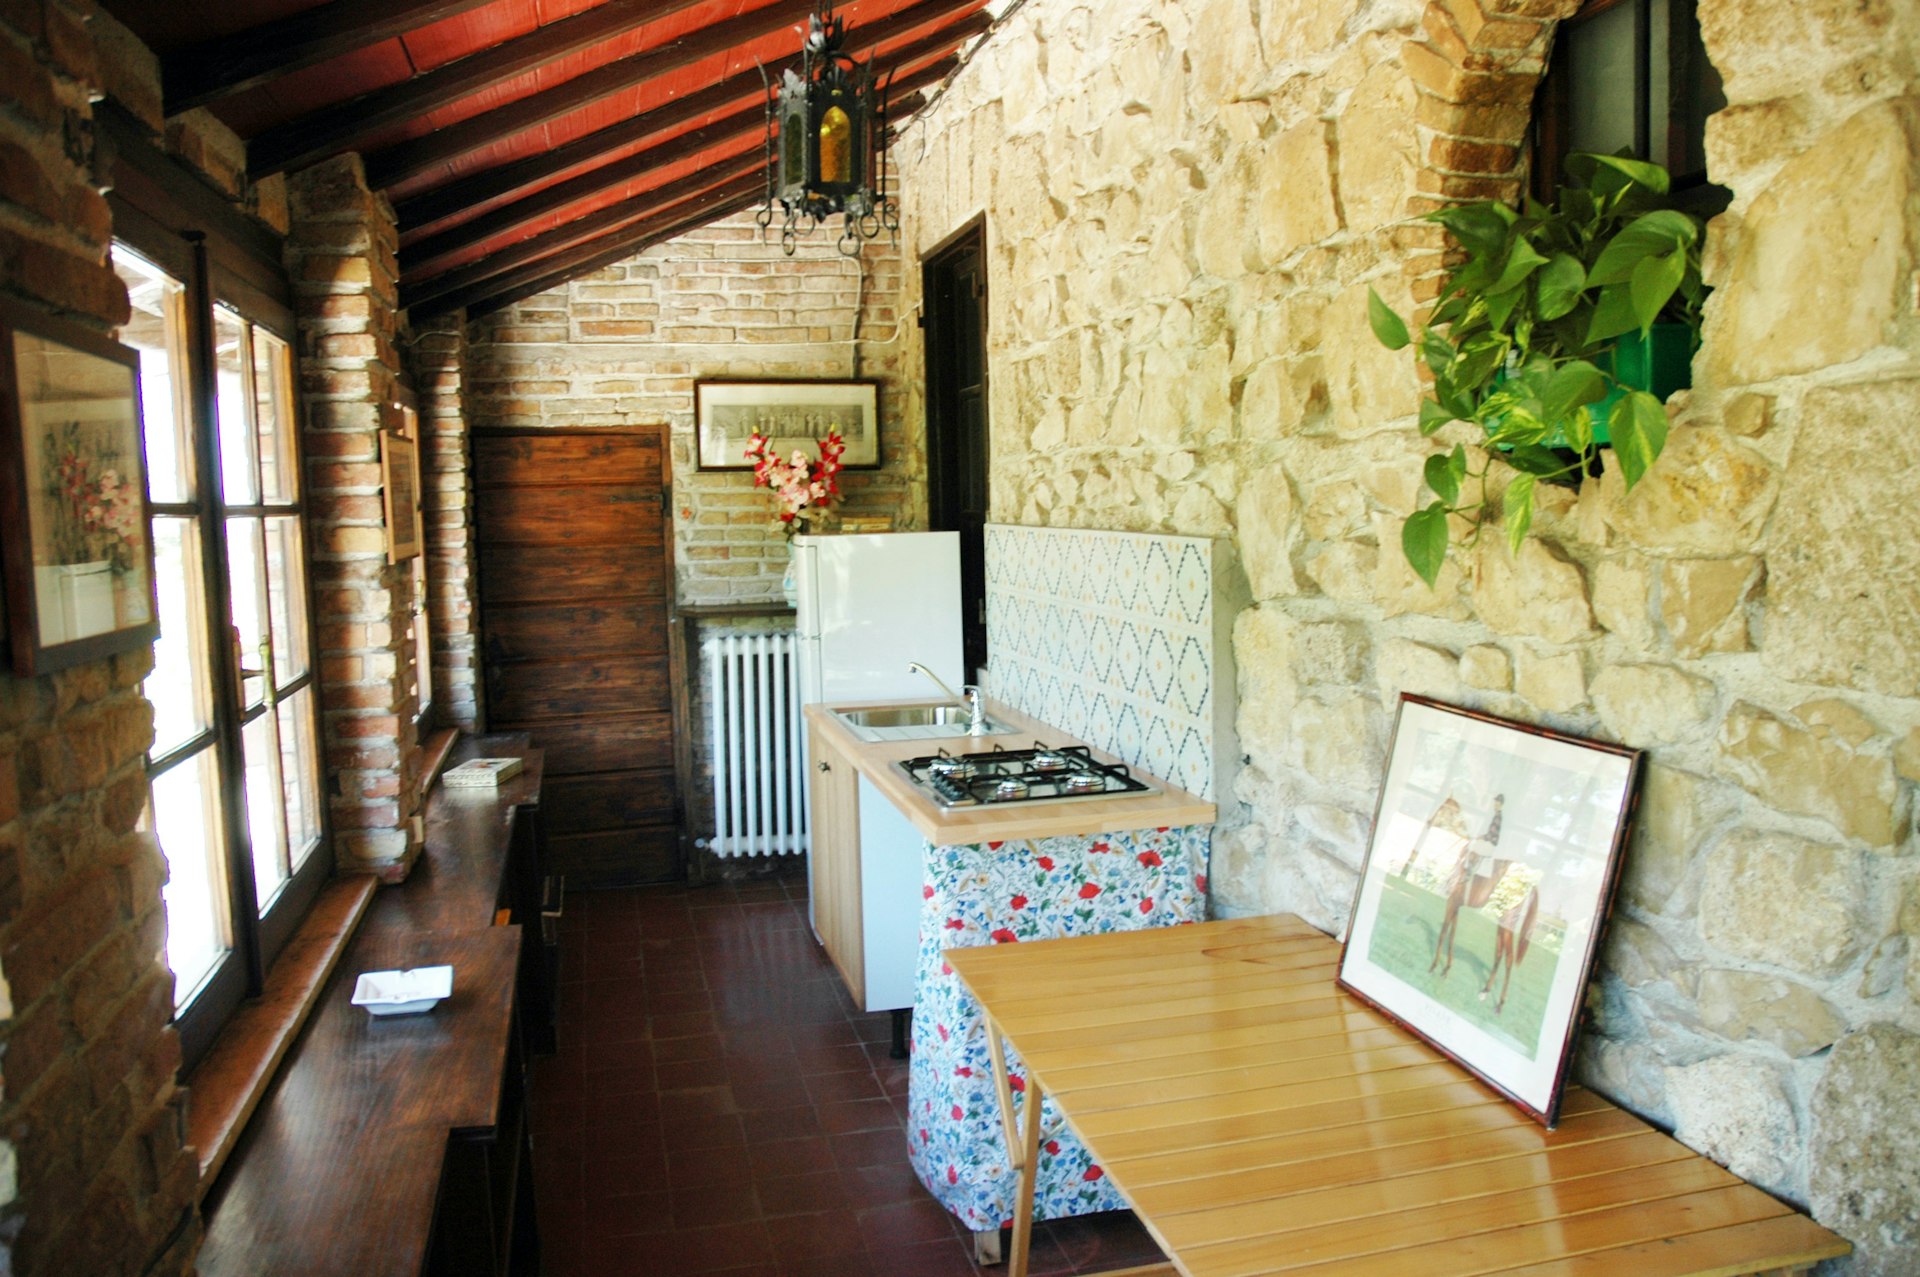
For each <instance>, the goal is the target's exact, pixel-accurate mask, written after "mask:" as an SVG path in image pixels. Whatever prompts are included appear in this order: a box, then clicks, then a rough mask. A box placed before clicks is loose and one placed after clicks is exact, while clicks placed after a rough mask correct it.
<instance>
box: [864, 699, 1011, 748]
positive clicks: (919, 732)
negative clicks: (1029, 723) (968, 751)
mask: <svg viewBox="0 0 1920 1277" xmlns="http://www.w3.org/2000/svg"><path fill="white" fill-rule="evenodd" d="M833 715H834V717H835V718H837V719H839V720H840V721H841V722H843V723H845V724H846V725H847V727H848V729H849V730H851V731H852V732H853V734H854V735H855V736H858V737H859V738H860V739H861V740H868V741H881V740H923V739H927V738H930V737H940V736H965V735H966V734H967V724H968V723H969V722H970V721H971V714H970V712H969V711H968V709H967V707H966V706H964V705H953V704H941V705H887V706H883V707H880V708H877V709H837V710H835V711H833ZM1006 730H1007V729H1006V727H1005V726H1004V725H1002V724H1000V723H996V722H994V721H993V720H992V719H988V720H987V733H988V734H989V735H998V734H1000V733H1002V732H1004V731H1006Z"/></svg>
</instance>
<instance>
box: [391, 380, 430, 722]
mask: <svg viewBox="0 0 1920 1277" xmlns="http://www.w3.org/2000/svg"><path fill="white" fill-rule="evenodd" d="M399 408H400V433H401V434H403V435H405V436H406V437H407V438H409V439H411V440H413V445H414V448H415V449H416V455H418V457H419V458H420V470H421V473H422V475H423V476H424V474H425V473H426V469H427V452H426V441H425V440H424V439H422V438H421V437H420V413H419V412H418V410H416V409H415V408H414V406H413V404H412V403H410V402H408V401H407V400H406V399H402V400H401V402H400V405H399ZM426 495H427V494H426V484H425V482H424V480H423V482H422V483H421V486H420V489H419V490H418V491H416V492H415V493H414V498H415V499H416V500H417V501H419V502H420V507H421V508H420V512H419V513H420V527H421V530H422V533H423V536H424V532H425V529H426ZM407 571H408V574H409V575H410V576H411V577H412V578H413V613H412V617H411V619H410V621H409V629H408V639H407V641H408V643H409V644H411V646H412V650H413V677H414V686H413V687H412V688H410V689H408V690H410V691H412V692H413V693H414V704H415V705H417V706H419V713H418V716H417V718H418V723H419V726H420V730H421V734H422V735H423V736H424V735H425V733H426V729H427V727H428V726H429V725H430V724H431V723H432V721H433V632H432V628H431V625H430V623H429V619H428V615H427V587H428V584H429V582H428V578H427V551H426V547H425V546H424V545H423V546H422V547H421V550H420V553H418V554H416V555H414V556H413V557H412V558H411V559H409V560H407Z"/></svg>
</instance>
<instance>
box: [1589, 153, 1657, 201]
mask: <svg viewBox="0 0 1920 1277" xmlns="http://www.w3.org/2000/svg"><path fill="white" fill-rule="evenodd" d="M1589 154H1591V153H1589ZM1592 158H1593V160H1594V162H1595V163H1596V164H1600V165H1605V166H1606V167H1607V168H1610V169H1613V170H1614V171H1615V172H1617V173H1619V174H1621V175H1622V176H1623V177H1626V178H1628V179H1629V180H1631V181H1633V182H1636V183H1638V184H1639V185H1641V186H1644V187H1646V188H1647V189H1648V190H1650V191H1653V192H1655V193H1658V194H1664V193H1665V191H1666V189H1667V186H1668V184H1669V182H1670V181H1671V180H1672V179H1671V178H1669V177H1668V176H1667V170H1665V169H1663V168H1661V167H1660V166H1659V165H1658V164H1651V163H1648V162H1647V161H1646V160H1636V159H1631V158H1629V157H1627V156H1625V155H1598V154H1593V155H1592Z"/></svg>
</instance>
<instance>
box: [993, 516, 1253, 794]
mask: <svg viewBox="0 0 1920 1277" xmlns="http://www.w3.org/2000/svg"><path fill="white" fill-rule="evenodd" d="M986 552H987V652H988V662H989V668H990V686H991V690H992V693H993V695H994V696H996V697H998V698H999V699H1001V700H1003V701H1005V702H1007V703H1008V704H1010V705H1012V706H1013V707H1014V708H1016V709H1018V710H1020V711H1022V712H1023V713H1027V714H1031V715H1032V716H1033V717H1035V718H1038V719H1040V720H1041V721H1043V722H1046V723H1050V724H1052V725H1053V726H1055V727H1059V728H1061V729H1062V730H1064V731H1067V732H1071V733H1072V734H1073V735H1075V736H1078V737H1079V738H1081V739H1082V740H1085V741H1087V742H1089V743H1090V744H1092V745H1095V746H1097V747H1098V748H1100V749H1104V750H1106V751H1107V752H1108V753H1110V754H1113V755H1114V756H1115V757H1117V758H1119V759H1121V760H1122V761H1124V762H1127V763H1131V764H1134V765H1137V766H1139V767H1142V768H1144V769H1145V770H1147V771H1149V772H1151V773H1153V774H1154V775H1155V776H1159V777H1161V778H1162V779H1165V780H1169V781H1172V782H1173V783H1174V784H1176V785H1178V786H1180V787H1181V788H1183V789H1187V790H1190V791H1192V792H1193V793H1196V794H1198V795H1200V796H1201V797H1203V798H1208V799H1213V800H1215V801H1218V800H1219V798H1220V796H1221V795H1222V794H1224V793H1227V792H1229V791H1228V790H1227V789H1225V788H1224V787H1223V785H1222V780H1223V779H1224V778H1223V776H1222V774H1221V772H1222V768H1223V765H1224V764H1226V763H1230V762H1233V761H1237V759H1238V746H1237V745H1236V744H1235V743H1234V741H1233V735H1232V732H1233V728H1232V724H1233V717H1232V712H1233V707H1232V705H1231V704H1230V703H1226V704H1223V703H1222V702H1223V701H1224V702H1231V700H1232V697H1233V687H1234V681H1233V671H1232V667H1231V661H1232V650H1233V649H1232V644H1231V642H1230V640H1229V633H1230V627H1231V625H1232V623H1233V617H1232V615H1231V612H1232V608H1231V606H1230V605H1229V601H1228V597H1227V596H1230V595H1231V594H1232V593H1233V592H1232V591H1231V590H1230V589H1225V588H1223V586H1224V584H1225V583H1224V581H1223V575H1224V574H1223V572H1222V566H1223V564H1224V563H1225V555H1226V553H1227V550H1226V543H1224V542H1219V541H1214V540H1210V539H1208V538H1205V537H1175V536H1157V535H1152V534H1142V533H1133V532H1099V531H1086V530H1081V529H1075V528H1027V527H1017V526H1014V525H1011V524H988V525H987V529H986ZM1223 689H1224V690H1223Z"/></svg>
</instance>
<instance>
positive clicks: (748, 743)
mask: <svg viewBox="0 0 1920 1277" xmlns="http://www.w3.org/2000/svg"><path fill="white" fill-rule="evenodd" d="M794 646H795V645H794V641H793V635H792V634H790V633H789V634H716V635H714V636H712V637H710V638H708V639H707V640H706V641H705V642H703V643H702V644H701V645H700V651H701V655H702V658H703V659H704V661H705V663H706V667H707V700H708V704H709V705H710V706H711V707H712V709H711V714H712V718H711V723H712V741H713V823H714V832H713V838H712V839H711V840H710V841H709V842H708V844H707V849H708V850H709V851H711V852H713V854H714V855H716V856H792V855H798V854H799V853H801V852H804V851H806V849H807V828H808V823H809V822H808V819H807V808H808V796H807V776H806V771H805V762H804V750H803V749H802V740H801V733H802V732H803V730H804V726H803V723H802V719H801V716H800V682H799V670H798V668H797V667H796V665H795V663H794Z"/></svg>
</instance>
